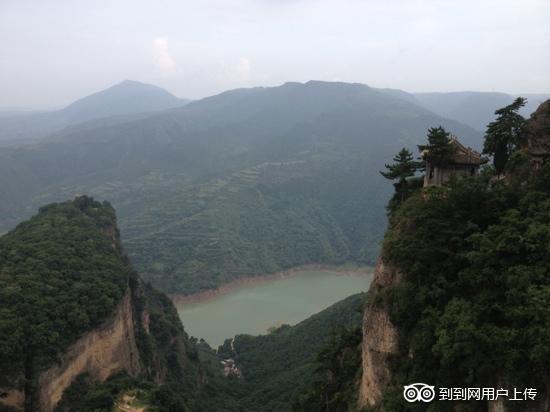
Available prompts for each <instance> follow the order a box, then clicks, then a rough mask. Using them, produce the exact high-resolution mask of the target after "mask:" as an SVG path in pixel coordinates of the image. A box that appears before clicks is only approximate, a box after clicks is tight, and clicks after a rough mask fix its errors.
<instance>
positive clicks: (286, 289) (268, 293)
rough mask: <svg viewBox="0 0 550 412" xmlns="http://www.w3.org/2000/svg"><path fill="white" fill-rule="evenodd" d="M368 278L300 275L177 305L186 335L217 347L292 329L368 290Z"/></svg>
mask: <svg viewBox="0 0 550 412" xmlns="http://www.w3.org/2000/svg"><path fill="white" fill-rule="evenodd" d="M371 280H372V273H365V272H362V273H348V272H343V271H336V270H303V271H299V272H296V273H295V274H293V275H292V276H289V277H283V278H276V279H274V280H269V281H266V282H261V283H259V284H252V285H245V286H242V287H240V288H238V289H236V290H232V291H229V292H227V293H224V294H221V295H217V296H214V297H212V298H209V299H206V300H202V301H200V302H194V303H176V307H177V309H178V313H179V316H180V318H181V321H182V323H183V326H184V328H185V330H186V332H187V333H188V334H189V335H191V336H194V337H196V338H199V339H200V338H203V339H204V340H206V341H207V342H208V343H209V344H210V346H212V347H213V348H217V347H218V345H221V344H222V343H223V341H224V340H225V339H226V338H231V337H233V336H235V335H238V334H242V333H246V334H250V335H259V334H264V333H267V332H268V329H270V328H272V327H277V326H280V325H282V324H289V325H294V324H296V323H298V322H300V321H302V320H304V319H306V318H308V317H309V316H311V315H313V314H315V313H317V312H320V311H322V310H323V309H325V308H327V307H328V306H330V305H332V304H333V303H336V302H338V301H339V300H342V299H344V298H346V297H347V296H350V295H353V294H355V293H359V292H364V291H366V290H367V289H368V287H369V285H370V282H371Z"/></svg>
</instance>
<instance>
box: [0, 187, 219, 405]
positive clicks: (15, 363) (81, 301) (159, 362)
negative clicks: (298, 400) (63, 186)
mask: <svg viewBox="0 0 550 412" xmlns="http://www.w3.org/2000/svg"><path fill="white" fill-rule="evenodd" d="M0 313H1V314H2V316H1V317H0V394H1V396H0V410H2V411H10V412H11V411H20V410H25V411H28V412H31V411H32V412H37V411H40V412H50V411H52V410H53V409H54V408H55V407H56V405H57V404H58V403H59V402H60V401H61V404H60V405H61V409H59V410H60V411H75V410H78V411H81V412H84V411H92V410H111V409H112V403H113V401H114V398H115V397H116V395H117V394H118V393H119V392H117V391H120V390H123V389H129V388H132V387H134V386H136V385H139V386H143V387H146V388H148V390H149V391H150V392H151V393H152V396H153V399H152V401H153V402H157V404H161V405H162V404H163V402H165V403H166V402H171V403H174V404H177V405H179V406H178V408H179V409H174V410H178V411H185V410H189V409H190V410H197V411H200V410H204V411H213V410H217V406H216V402H217V401H218V398H216V393H217V392H218V389H219V388H218V387H217V386H216V388H217V389H216V390H213V389H212V385H215V383H216V382H219V381H221V378H222V376H221V370H219V365H214V366H218V367H217V369H216V368H211V367H206V366H205V365H203V363H201V361H199V359H198V348H197V345H196V342H195V341H193V340H191V339H189V338H188V336H187V334H186V333H185V332H184V330H183V327H182V325H181V323H180V321H179V317H178V315H177V312H176V310H175V308H174V306H173V305H172V303H171V301H170V300H169V299H168V298H167V297H166V295H164V294H162V293H161V292H158V291H156V290H154V289H152V288H151V287H150V286H148V285H146V284H144V283H143V282H142V281H141V279H140V278H139V276H138V275H137V274H136V273H135V272H134V271H133V269H132V267H131V266H130V264H129V261H128V259H127V258H126V256H125V255H124V252H123V251H122V249H121V244H120V240H119V237H118V229H117V226H116V219H115V214H114V210H113V208H112V207H111V206H110V205H108V204H106V203H103V204H102V203H99V202H96V201H94V200H92V199H91V198H88V197H79V198H76V199H75V200H74V201H70V202H64V203H56V204H50V205H48V206H45V207H43V208H41V209H40V212H39V213H38V214H37V215H36V216H34V217H32V218H31V219H30V220H28V221H25V222H23V223H21V224H20V225H18V226H17V228H16V229H15V230H13V231H11V232H9V233H8V234H6V235H4V236H2V237H0ZM117 374H123V375H125V376H126V377H125V379H124V380H123V384H119V385H118V386H117V385H115V386H112V387H111V390H110V391H109V392H105V391H104V392H98V393H96V394H95V395H91V394H90V395H89V396H88V395H87V391H88V390H89V389H90V388H93V387H95V386H97V385H101V384H102V383H103V382H104V381H105V380H107V379H109V378H112V377H113V376H115V375H117ZM119 376H120V375H119ZM73 385H77V387H78V388H77V389H74V390H73V392H74V391H75V390H76V392H77V394H78V395H77V396H76V397H73V398H70V397H69V398H67V397H66V396H64V392H65V391H66V390H67V389H68V388H70V387H73ZM170 388H174V389H170ZM173 390H177V392H178V396H177V399H176V396H173V395H172V394H173ZM158 391H160V393H163V394H164V395H163V397H162V399H156V398H155V397H154V396H155V395H154V394H155V393H157V392H158ZM69 393H71V390H69ZM155 399H156V400H155ZM228 402H230V401H228Z"/></svg>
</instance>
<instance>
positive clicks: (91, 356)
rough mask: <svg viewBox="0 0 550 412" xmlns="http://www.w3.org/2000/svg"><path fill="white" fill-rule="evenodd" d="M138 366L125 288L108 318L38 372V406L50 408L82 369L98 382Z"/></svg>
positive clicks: (133, 372) (46, 410) (46, 411)
mask: <svg viewBox="0 0 550 412" xmlns="http://www.w3.org/2000/svg"><path fill="white" fill-rule="evenodd" d="M140 370H141V361H140V357H139V352H138V348H137V346H136V339H135V334H134V316H133V310H132V302H131V292H130V289H128V290H127V291H126V293H125V294H124V297H123V298H122V301H121V302H120V304H119V305H118V306H117V308H116V309H115V312H114V313H113V315H112V316H111V317H110V318H108V319H107V320H106V321H105V322H104V323H103V324H102V325H100V326H99V327H98V328H96V329H94V330H92V331H90V332H87V333H85V334H84V335H83V336H82V337H80V338H79V339H78V340H77V341H76V342H75V343H74V344H72V345H71V346H70V347H69V349H68V350H67V351H66V352H65V353H64V355H63V356H62V359H61V362H59V363H58V364H56V365H54V366H52V367H51V368H49V369H47V370H46V371H44V372H42V373H41V374H40V376H39V378H38V399H39V405H40V410H41V411H43V412H50V411H52V410H53V409H54V407H55V405H56V404H57V403H58V402H59V400H60V399H61V397H62V395H63V392H64V391H65V389H67V387H68V386H69V385H70V384H71V383H72V382H73V381H74V379H75V378H76V377H77V376H78V375H80V374H82V373H88V374H89V375H90V376H91V377H92V378H93V379H95V380H97V381H100V382H102V381H104V380H106V379H107V378H108V377H109V376H111V375H113V374H115V373H117V372H121V371H125V372H127V373H128V374H129V375H136V374H137V373H139V372H140Z"/></svg>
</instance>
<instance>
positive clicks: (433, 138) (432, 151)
mask: <svg viewBox="0 0 550 412" xmlns="http://www.w3.org/2000/svg"><path fill="white" fill-rule="evenodd" d="M418 149H419V150H420V152H424V151H426V152H427V157H428V158H429V159H430V162H431V163H432V164H434V165H436V166H441V165H443V164H445V163H448V162H449V161H451V159H452V157H453V154H454V151H455V148H454V146H453V145H451V134H450V133H449V132H447V131H446V130H445V129H444V128H443V127H442V126H438V127H430V128H429V129H428V144H426V145H420V146H418Z"/></svg>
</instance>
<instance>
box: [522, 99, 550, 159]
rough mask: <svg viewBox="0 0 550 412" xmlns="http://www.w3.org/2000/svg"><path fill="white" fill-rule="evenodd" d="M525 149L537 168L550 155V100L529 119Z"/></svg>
mask: <svg viewBox="0 0 550 412" xmlns="http://www.w3.org/2000/svg"><path fill="white" fill-rule="evenodd" d="M524 149H525V151H526V152H527V154H528V155H529V156H530V157H531V162H532V164H533V166H534V168H535V169H538V168H540V167H541V165H542V164H543V163H544V161H545V160H546V159H547V158H548V157H550V100H547V101H545V102H544V103H542V104H541V105H540V106H539V107H538V108H537V110H536V111H535V112H534V113H533V114H532V115H531V117H530V119H529V120H528V122H527V140H526V143H525V147H524Z"/></svg>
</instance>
